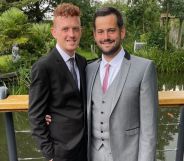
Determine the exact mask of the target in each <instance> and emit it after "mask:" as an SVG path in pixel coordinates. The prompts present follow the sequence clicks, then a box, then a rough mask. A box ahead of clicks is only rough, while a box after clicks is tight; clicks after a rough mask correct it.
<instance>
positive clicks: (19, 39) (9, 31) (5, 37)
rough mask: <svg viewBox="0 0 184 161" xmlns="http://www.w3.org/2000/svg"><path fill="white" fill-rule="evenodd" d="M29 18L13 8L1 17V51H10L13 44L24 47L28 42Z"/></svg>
mask: <svg viewBox="0 0 184 161" xmlns="http://www.w3.org/2000/svg"><path fill="white" fill-rule="evenodd" d="M27 26H28V23H27V16H26V15H25V14H24V13H23V12H22V11H20V10H19V9H17V8H11V9H9V10H7V11H5V12H4V13H3V14H2V15H1V16H0V42H1V43H0V51H1V52H5V51H10V50H11V48H12V45H13V44H19V45H23V44H26V43H27V41H28V38H27V36H26V35H25V33H26V28H27Z"/></svg>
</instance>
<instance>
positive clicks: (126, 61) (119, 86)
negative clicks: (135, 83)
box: [111, 52, 131, 113]
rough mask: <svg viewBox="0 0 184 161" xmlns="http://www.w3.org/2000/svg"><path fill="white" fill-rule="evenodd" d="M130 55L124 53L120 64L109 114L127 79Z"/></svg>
mask: <svg viewBox="0 0 184 161" xmlns="http://www.w3.org/2000/svg"><path fill="white" fill-rule="evenodd" d="M129 59H130V55H129V54H128V53H127V52H125V57H124V59H123V61H122V64H121V68H120V71H119V74H120V75H119V80H118V83H117V87H116V89H115V90H116V93H115V95H114V97H113V100H112V108H111V113H112V112H113V110H114V108H115V106H116V104H117V102H118V100H119V97H120V95H121V92H122V91H123V87H124V85H125V82H126V79H127V75H128V71H129V69H130V65H131V63H130V60H129Z"/></svg>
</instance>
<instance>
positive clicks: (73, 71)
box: [69, 58, 78, 86]
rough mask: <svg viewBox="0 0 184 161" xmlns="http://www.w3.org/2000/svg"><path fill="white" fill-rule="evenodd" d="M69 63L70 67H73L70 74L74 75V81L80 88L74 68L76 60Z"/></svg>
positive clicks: (72, 59) (71, 59)
mask: <svg viewBox="0 0 184 161" xmlns="http://www.w3.org/2000/svg"><path fill="white" fill-rule="evenodd" d="M69 61H70V67H71V68H70V72H71V73H72V76H73V79H74V81H75V82H76V84H77V86H78V81H77V73H76V71H75V67H74V61H75V59H74V58H70V59H69Z"/></svg>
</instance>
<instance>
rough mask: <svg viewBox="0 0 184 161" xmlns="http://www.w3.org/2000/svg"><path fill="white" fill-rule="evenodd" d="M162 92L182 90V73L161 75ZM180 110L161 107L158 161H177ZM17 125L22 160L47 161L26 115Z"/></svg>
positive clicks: (1, 128) (0, 147)
mask: <svg viewBox="0 0 184 161" xmlns="http://www.w3.org/2000/svg"><path fill="white" fill-rule="evenodd" d="M158 83H159V85H158V87H159V90H183V88H184V87H183V86H184V76H182V75H181V74H173V75H171V74H160V75H158ZM179 110H180V108H179V107H169V108H168V107H167V108H165V107H162V108H159V118H158V141H157V161H175V156H176V146H177V137H178V123H179ZM13 116H14V125H15V132H16V142H17V150H18V157H19V160H32V161H44V159H43V158H42V155H41V153H40V151H39V150H38V149H37V148H36V144H35V142H34V140H33V139H32V137H31V134H30V129H29V123H28V117H27V113H26V112H21V113H18V112H15V113H14V114H13ZM0 123H1V125H0V161H8V150H7V143H6V134H5V123H4V115H3V114H2V113H0Z"/></svg>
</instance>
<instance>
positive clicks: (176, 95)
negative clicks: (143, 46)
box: [0, 91, 184, 161]
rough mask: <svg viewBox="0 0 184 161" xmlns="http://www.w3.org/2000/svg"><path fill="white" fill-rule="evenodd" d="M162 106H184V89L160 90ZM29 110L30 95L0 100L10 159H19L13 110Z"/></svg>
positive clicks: (182, 137) (182, 139) (183, 143)
mask: <svg viewBox="0 0 184 161" xmlns="http://www.w3.org/2000/svg"><path fill="white" fill-rule="evenodd" d="M159 105H160V107H173V106H184V91H160V92H159ZM27 110H28V95H10V96H8V98H6V99H3V100H0V112H4V113H5V119H6V134H7V143H8V153H9V161H18V159H17V150H16V141H15V132H14V125H13V117H12V112H26V111H27ZM183 152H184V108H183V110H182V113H181V119H180V128H179V135H178V146H177V156H176V161H183Z"/></svg>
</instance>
